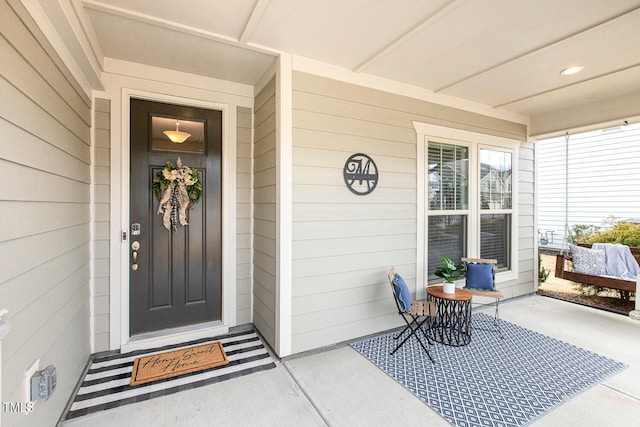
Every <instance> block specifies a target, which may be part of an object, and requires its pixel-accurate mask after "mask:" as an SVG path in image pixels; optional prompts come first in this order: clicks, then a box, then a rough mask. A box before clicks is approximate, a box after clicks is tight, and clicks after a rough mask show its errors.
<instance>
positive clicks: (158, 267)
mask: <svg viewBox="0 0 640 427" xmlns="http://www.w3.org/2000/svg"><path fill="white" fill-rule="evenodd" d="M176 122H178V125H179V127H180V129H179V130H180V131H185V132H188V133H191V136H190V137H189V138H188V139H187V141H185V142H184V143H172V142H171V141H169V139H168V138H167V136H166V135H164V134H163V131H164V130H176ZM130 129H131V131H130V132H131V133H130V136H131V159H130V161H131V171H130V174H131V183H130V185H131V189H130V223H131V225H132V228H131V230H130V239H129V245H130V247H129V255H130V256H129V261H130V270H129V277H130V281H129V287H130V288H129V289H130V290H129V303H130V315H129V325H130V334H131V335H135V334H141V333H146V332H153V331H158V330H161V329H168V328H176V327H181V326H187V325H193V324H197V323H204V322H211V321H216V320H220V319H221V313H222V307H221V304H222V303H221V301H222V187H221V184H222V182H221V176H222V175H221V168H222V165H221V163H222V112H220V111H215V110H205V109H200V108H191V107H184V106H178V105H170V104H163V103H158V102H151V101H144V100H136V99H132V100H131V123H130ZM178 157H180V159H181V160H182V164H183V165H184V166H189V167H190V168H192V169H194V170H198V171H199V173H200V178H201V180H202V183H203V194H202V198H201V199H200V201H199V202H197V203H196V204H194V205H193V206H192V208H191V209H189V210H187V218H186V219H187V221H188V225H185V226H183V225H180V224H179V223H178V225H177V229H176V230H175V231H173V230H171V231H170V230H167V229H166V228H165V226H164V224H163V216H162V215H158V214H157V211H158V207H159V200H158V199H157V197H156V195H155V194H154V193H153V191H152V182H153V179H154V177H155V176H156V174H157V173H158V172H161V171H162V169H163V168H164V166H165V164H166V163H167V162H171V163H172V164H173V165H176V162H177V158H178ZM134 242H138V244H139V249H138V250H137V252H136V253H135V262H134V251H133V250H132V248H131V245H134ZM134 246H137V244H136V245H134Z"/></svg>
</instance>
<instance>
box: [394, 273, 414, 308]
mask: <svg viewBox="0 0 640 427" xmlns="http://www.w3.org/2000/svg"><path fill="white" fill-rule="evenodd" d="M393 293H394V294H395V295H396V299H397V300H398V304H400V309H401V310H402V311H411V292H409V287H408V286H407V284H406V283H405V281H404V279H403V278H402V276H400V275H399V274H398V273H396V276H395V277H394V278H393Z"/></svg>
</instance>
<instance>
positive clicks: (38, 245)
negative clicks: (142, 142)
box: [0, 0, 103, 427]
mask: <svg viewBox="0 0 640 427" xmlns="http://www.w3.org/2000/svg"><path fill="white" fill-rule="evenodd" d="M0 16H2V25H1V26H0V32H1V33H2V37H1V38H0V52H2V57H3V60H2V61H0V91H1V92H2V94H3V96H2V102H0V133H1V134H2V135H11V138H10V139H6V138H4V139H3V142H2V143H0V168H2V170H3V177H4V180H3V186H2V190H0V205H1V206H2V208H6V211H5V210H4V209H3V212H8V213H9V215H8V216H4V215H3V216H2V218H1V219H0V222H2V226H1V227H0V259H1V260H2V261H1V262H2V268H1V269H0V305H1V307H0V308H7V309H8V310H9V315H8V319H9V320H10V321H11V323H12V326H13V328H12V331H11V333H10V334H9V335H8V336H7V337H6V338H5V340H4V341H3V343H2V359H3V360H2V375H3V378H2V388H3V395H2V397H3V401H10V402H23V401H24V399H23V391H22V390H23V382H24V372H25V370H27V368H29V366H30V365H31V364H32V363H33V362H34V361H35V360H36V359H40V367H41V368H44V367H45V366H47V365H50V364H52V365H54V366H56V368H57V375H58V383H57V384H58V385H57V388H56V390H55V393H54V394H53V395H52V396H51V398H50V399H49V400H46V401H40V402H39V403H38V404H37V406H36V411H35V412H34V413H32V414H30V415H29V416H24V415H23V414H19V413H8V412H5V413H3V414H2V421H3V424H6V425H11V426H18V427H19V426H50V425H51V423H52V420H54V421H55V420H57V419H58V417H59V416H60V413H61V412H62V410H63V408H64V406H65V404H66V402H67V400H68V398H69V396H70V394H71V392H72V390H73V388H74V386H75V383H76V381H77V379H78V378H79V377H80V373H81V372H82V370H83V368H84V366H85V364H86V361H87V358H88V356H89V353H90V330H89V324H90V320H89V316H90V309H89V301H90V289H89V287H90V274H91V273H90V245H91V242H90V239H91V233H90V203H91V200H90V194H91V182H90V181H91V178H90V177H91V167H92V165H91V164H90V163H91V155H90V149H91V147H90V140H91V138H90V132H91V100H90V99H89V98H88V96H87V95H86V94H85V93H84V92H83V91H82V90H81V89H80V86H79V84H78V83H77V82H75V81H74V80H73V78H72V77H71V73H69V71H68V70H66V69H65V68H64V66H63V65H62V64H63V62H62V61H61V59H60V58H59V57H58V56H57V55H56V54H55V51H54V49H53V48H52V47H51V46H50V45H49V44H48V42H47V40H46V38H45V37H44V36H43V34H42V33H41V32H40V31H39V29H38V28H37V26H36V25H35V23H34V22H33V20H32V19H31V17H30V16H29V14H28V12H27V11H26V9H24V7H23V6H22V4H21V3H20V2H18V1H5V0H1V1H0ZM9 58H10V60H9ZM97 193H98V194H103V191H102V189H97Z"/></svg>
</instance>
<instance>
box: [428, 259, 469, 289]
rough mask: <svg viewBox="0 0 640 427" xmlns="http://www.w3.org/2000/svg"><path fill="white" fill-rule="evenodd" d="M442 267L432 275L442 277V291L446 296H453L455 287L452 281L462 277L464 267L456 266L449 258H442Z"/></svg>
mask: <svg viewBox="0 0 640 427" xmlns="http://www.w3.org/2000/svg"><path fill="white" fill-rule="evenodd" d="M442 265H443V266H442V267H440V268H437V269H436V271H434V274H435V275H436V276H438V277H442V278H443V279H444V280H445V281H444V283H443V284H442V291H443V292H444V293H447V294H453V293H455V292H456V285H455V283H454V280H456V279H457V278H458V277H460V276H461V275H462V273H461V272H462V270H464V265H462V264H459V265H456V264H455V263H454V262H453V261H451V260H450V259H449V258H446V257H445V258H442Z"/></svg>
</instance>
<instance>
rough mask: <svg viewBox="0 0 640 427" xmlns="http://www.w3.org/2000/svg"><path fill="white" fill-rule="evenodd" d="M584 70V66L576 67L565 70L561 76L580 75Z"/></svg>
mask: <svg viewBox="0 0 640 427" xmlns="http://www.w3.org/2000/svg"><path fill="white" fill-rule="evenodd" d="M582 70H584V67H583V66H582V65H574V66H573V67H569V68H565V69H564V70H562V71H560V74H562V75H563V76H570V75H571V74H575V73H579V72H580V71H582Z"/></svg>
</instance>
